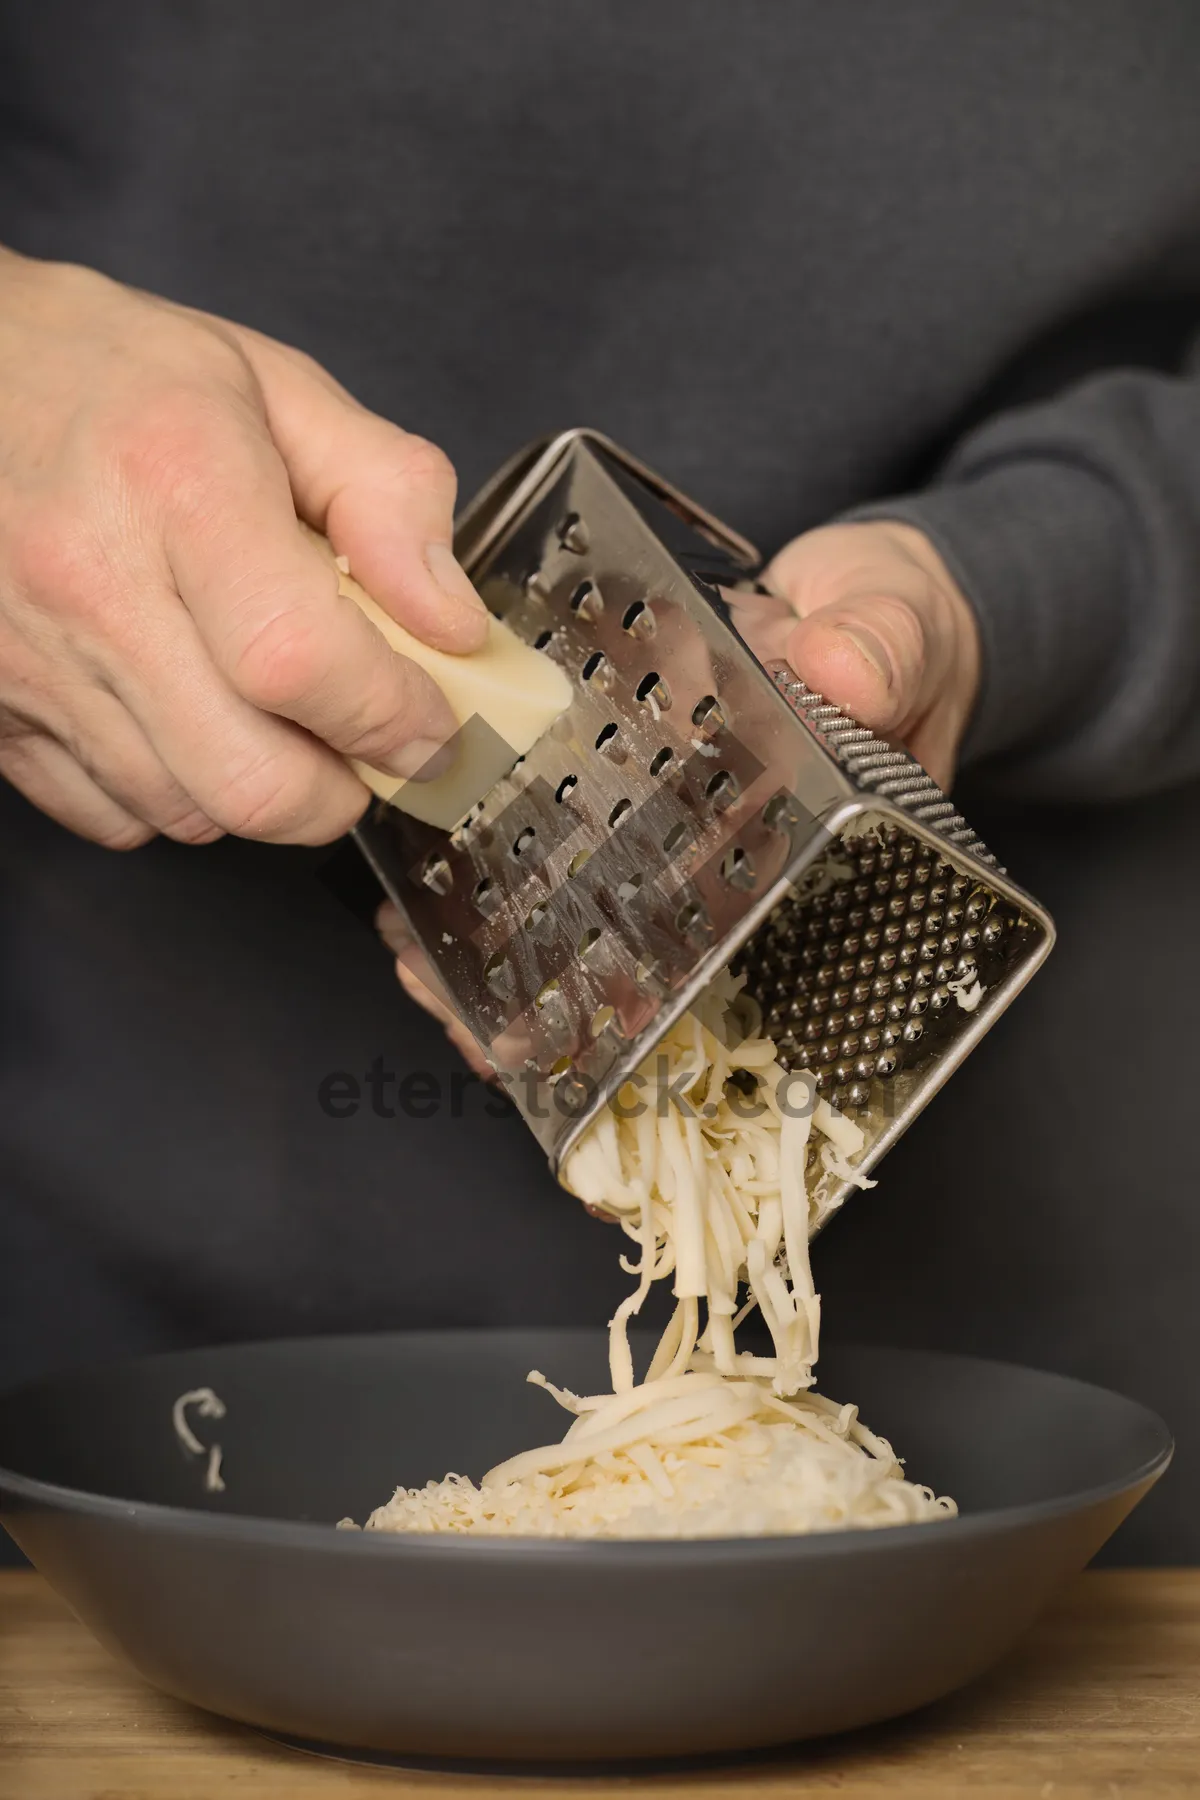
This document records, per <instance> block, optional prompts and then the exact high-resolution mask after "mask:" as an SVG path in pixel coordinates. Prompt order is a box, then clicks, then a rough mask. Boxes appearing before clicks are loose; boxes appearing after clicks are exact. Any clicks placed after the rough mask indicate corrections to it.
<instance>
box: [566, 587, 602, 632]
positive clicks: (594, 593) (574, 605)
mask: <svg viewBox="0 0 1200 1800" xmlns="http://www.w3.org/2000/svg"><path fill="white" fill-rule="evenodd" d="M568 605H569V606H570V608H571V611H572V612H573V613H574V614H575V617H576V618H577V619H582V620H584V622H585V623H586V624H588V625H594V624H595V622H596V620H597V619H598V618H599V617H600V614H601V613H602V612H603V611H604V596H603V594H602V593H601V592H600V589H599V588H598V587H597V586H596V584H595V582H594V581H581V582H580V584H579V586H578V587H577V588H576V589H575V592H574V593H573V594H572V595H571V598H570V600H569V602H568Z"/></svg>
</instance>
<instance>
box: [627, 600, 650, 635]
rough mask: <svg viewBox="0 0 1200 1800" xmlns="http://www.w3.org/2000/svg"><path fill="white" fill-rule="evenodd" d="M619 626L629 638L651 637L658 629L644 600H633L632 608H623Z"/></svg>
mask: <svg viewBox="0 0 1200 1800" xmlns="http://www.w3.org/2000/svg"><path fill="white" fill-rule="evenodd" d="M621 624H622V626H623V627H624V629H625V630H626V631H627V632H628V633H629V635H630V637H638V638H648V637H653V636H654V633H655V631H656V630H657V629H658V621H657V619H656V618H655V617H654V614H653V612H651V610H650V608H649V607H648V606H647V605H646V602H645V601H644V600H635V601H634V602H633V604H632V606H627V607H626V608H625V616H624V618H623V619H622V620H621Z"/></svg>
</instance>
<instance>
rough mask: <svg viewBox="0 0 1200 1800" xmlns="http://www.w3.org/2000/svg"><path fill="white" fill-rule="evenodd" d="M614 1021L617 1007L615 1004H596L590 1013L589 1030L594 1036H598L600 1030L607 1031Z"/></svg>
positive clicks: (615, 1020)
mask: <svg viewBox="0 0 1200 1800" xmlns="http://www.w3.org/2000/svg"><path fill="white" fill-rule="evenodd" d="M616 1022H617V1009H616V1007H615V1006H598V1007H597V1008H596V1010H595V1012H594V1013H593V1014H592V1019H591V1024H590V1026H589V1030H590V1031H591V1034H592V1036H593V1037H594V1038H598V1037H599V1036H600V1034H601V1032H603V1031H608V1030H609V1029H610V1028H611V1027H612V1026H614V1025H615V1024H616Z"/></svg>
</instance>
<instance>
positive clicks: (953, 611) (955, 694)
mask: <svg viewBox="0 0 1200 1800" xmlns="http://www.w3.org/2000/svg"><path fill="white" fill-rule="evenodd" d="M764 585H766V586H767V587H769V588H771V589H772V590H773V593H772V594H771V595H766V596H764V595H758V594H743V593H737V592H731V593H728V594H727V596H726V597H727V599H728V600H729V602H730V604H731V607H732V611H733V617H734V622H735V623H736V625H737V627H738V629H739V631H740V632H741V633H742V635H743V637H745V639H746V641H747V643H748V644H749V645H750V647H751V649H752V650H753V651H754V652H755V654H756V655H757V656H758V657H760V658H761V660H762V661H764V662H772V661H780V660H785V661H787V662H788V663H790V664H791V666H792V667H793V668H794V669H795V670H796V672H797V674H798V675H800V676H801V677H802V678H803V680H804V681H806V682H807V683H808V685H809V686H810V687H811V688H813V689H814V690H815V691H816V692H818V693H820V694H823V695H824V696H825V698H826V699H828V700H831V701H832V702H833V703H834V704H835V705H837V706H840V707H842V708H844V710H845V711H846V712H848V713H850V714H852V715H853V717H854V718H856V719H859V720H861V722H862V723H863V724H864V725H869V726H870V727H871V729H872V730H874V731H877V732H878V733H879V734H880V735H881V736H883V737H887V738H889V739H892V740H894V741H895V742H897V743H901V744H903V745H904V746H905V747H906V748H907V749H908V750H910V751H911V752H912V754H913V755H914V756H915V757H917V758H918V760H919V761H920V762H922V763H923V764H924V766H925V767H926V768H927V769H928V770H929V772H930V774H931V775H932V776H933V778H934V780H935V781H937V782H938V783H939V784H940V785H941V786H942V787H943V788H948V787H949V785H950V783H951V781H952V779H953V774H954V762H955V757H956V754H957V750H958V745H959V740H960V739H961V737H962V733H963V730H964V729H965V726H966V722H967V720H968V718H969V717H970V713H971V708H972V706H973V704H974V700H975V692H976V688H977V686H978V682H979V640H978V632H977V628H976V625H975V620H974V615H973V614H972V612H971V610H970V608H969V606H968V605H967V602H966V600H965V598H964V597H963V595H962V593H961V592H960V591H959V589H958V587H957V586H956V584H955V582H954V581H953V579H952V578H951V576H950V574H949V572H948V570H947V569H946V567H945V565H944V564H943V562H942V560H941V558H940V557H939V556H938V554H937V552H936V551H935V550H934V548H933V546H932V545H931V544H930V543H929V540H928V539H927V538H926V537H924V536H923V534H922V533H921V532H919V531H916V530H914V529H913V528H912V527H910V526H907V525H901V524H896V523H893V522H890V521H889V522H887V523H879V524H874V523H872V524H861V525H828V526H823V527H821V528H820V529H818V530H814V531H808V532H805V533H804V534H803V535H802V536H801V537H798V538H794V539H793V540H792V542H791V543H790V544H788V545H787V546H786V547H785V548H784V549H783V550H781V551H780V553H779V555H778V556H777V557H776V558H775V559H774V561H773V562H772V563H771V565H770V567H769V569H768V570H767V572H766V575H765V577H764ZM377 922H378V925H379V929H380V931H381V933H382V935H383V938H384V941H385V942H386V943H387V944H388V946H389V948H390V949H391V950H392V951H393V953H394V954H395V955H396V957H397V959H398V960H397V974H398V975H399V978H400V980H401V982H402V984H403V986H404V988H405V991H406V992H407V993H408V994H409V995H410V997H411V998H412V999H414V1000H416V1001H417V1003H418V1004H419V1005H421V1006H424V1007H425V1009H426V1011H427V1012H430V1013H432V1015H433V1016H434V1018H436V1019H439V1020H440V1021H441V1022H442V1024H443V1025H444V1026H445V1028H446V1030H447V1032H448V1033H449V1035H450V1038H451V1039H452V1041H453V1042H454V1044H455V1045H456V1046H457V1048H458V1049H459V1050H460V1051H461V1053H462V1055H463V1056H464V1057H466V1059H467V1061H468V1062H469V1063H470V1065H471V1067H472V1068H473V1069H475V1070H476V1071H477V1072H479V1073H481V1074H490V1073H491V1070H490V1066H489V1065H488V1064H487V1063H486V1061H485V1060H484V1057H483V1052H482V1051H481V1050H480V1048H479V1046H478V1044H477V1043H476V1042H475V1039H474V1038H473V1037H472V1036H471V1034H470V1032H468V1031H467V1029H466V1027H465V1026H464V1025H463V1023H462V1021H461V1020H460V1019H459V1017H458V1015H457V1013H456V1012H455V1011H454V1009H453V1006H452V1004H451V1002H450V999H449V996H448V995H447V994H446V992H445V989H444V988H443V987H442V985H441V983H440V982H439V980H438V978H437V975H436V973H435V972H434V971H433V969H432V968H431V966H430V964H429V962H428V960H427V958H426V957H425V954H424V952H423V951H422V950H421V949H420V948H419V947H418V946H417V945H416V944H415V943H414V942H413V940H412V939H411V937H410V936H409V934H408V931H407V929H406V927H405V926H404V923H403V921H402V919H401V917H400V914H399V913H398V912H397V911H396V909H395V908H394V907H393V906H391V905H390V904H386V905H385V906H384V907H383V908H381V910H380V913H379V916H378V921H377Z"/></svg>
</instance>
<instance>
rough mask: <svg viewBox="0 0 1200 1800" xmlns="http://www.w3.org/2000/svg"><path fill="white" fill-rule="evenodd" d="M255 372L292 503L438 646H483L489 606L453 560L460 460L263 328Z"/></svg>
mask: <svg viewBox="0 0 1200 1800" xmlns="http://www.w3.org/2000/svg"><path fill="white" fill-rule="evenodd" d="M238 338H239V342H240V343H241V345H242V348H243V350H244V351H245V354H246V355H247V357H248V358H249V360H250V363H251V366H252V367H253V369H254V371H255V374H256V375H257V376H258V380H259V383H260V385H261V388H262V392H263V397H264V400H265V403H266V408H267V417H268V421H269V424H270V429H271V436H272V438H273V439H274V441H275V443H276V445H277V446H278V448H279V451H280V454H281V455H282V457H283V460H284V463H285V464H286V466H287V471H288V475H289V477H290V479H291V485H292V492H293V495H294V496H295V503H296V507H297V510H298V511H299V512H300V514H301V515H302V517H304V518H306V519H308V520H309V522H310V523H311V524H313V525H317V526H319V527H320V528H321V529H322V530H323V531H324V532H325V533H326V535H327V536H328V537H329V538H330V540H331V541H332V543H333V545H334V547H335V549H336V550H337V551H338V552H339V553H340V554H342V555H345V556H346V557H347V558H348V559H349V562H350V568H351V571H352V573H353V574H354V577H355V579H356V580H357V581H360V582H361V583H362V585H363V586H364V587H365V588H366V590H367V592H368V593H369V594H371V595H372V596H373V597H374V598H375V599H376V600H377V601H378V602H379V604H380V605H381V606H382V607H384V608H385V609H386V610H387V611H388V612H390V613H391V614H392V616H393V618H395V619H397V620H398V621H399V623H400V624H402V625H405V626H407V627H408V629H409V630H410V631H412V632H414V633H415V634H416V636H417V637H419V638H422V639H424V641H425V642H426V643H427V644H433V645H435V646H436V647H437V648H438V649H440V650H449V651H452V652H456V653H462V652H466V651H470V650H476V649H478V648H479V647H480V645H481V644H482V643H483V641H484V638H485V637H486V635H487V624H488V614H487V611H486V608H485V607H484V604H483V602H482V600H481V599H480V598H479V596H478V594H477V593H476V592H475V589H474V588H473V587H472V585H471V583H470V581H469V580H468V578H467V575H466V573H465V572H464V570H463V569H462V568H461V567H460V566H459V564H458V563H457V562H456V561H455V558H454V551H453V549H452V542H453V534H454V497H455V490H456V485H457V484H456V479H455V474H454V470H453V467H452V466H451V464H450V463H449V461H448V460H447V459H446V457H445V456H444V455H443V454H442V452H441V451H440V450H438V449H436V448H435V446H434V445H432V444H429V443H427V442H426V441H425V440H424V439H423V438H419V437H413V436H412V435H411V434H410V433H408V432H405V431H401V430H400V429H399V427H398V426H396V425H393V424H391V423H390V422H389V421H388V420H387V419H381V418H380V417H379V416H378V414H376V413H372V412H368V411H367V409H366V408H365V407H363V406H360V405H359V404H358V402H357V401H356V400H354V399H353V398H352V397H351V396H350V395H349V394H348V393H347V392H346V391H345V389H344V388H342V387H339V385H338V383H337V382H336V381H334V380H333V378H332V376H330V375H329V374H328V373H327V372H326V371H325V370H324V369H322V368H321V367H320V365H319V364H317V363H315V362H313V361H312V359H311V358H310V357H307V356H305V355H303V354H302V352H300V351H298V350H292V349H290V348H288V347H287V346H286V345H283V344H277V343H275V342H273V341H272V340H271V339H270V338H264V337H260V336H259V335H258V333H257V332H253V331H245V330H241V329H239V332H238Z"/></svg>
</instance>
